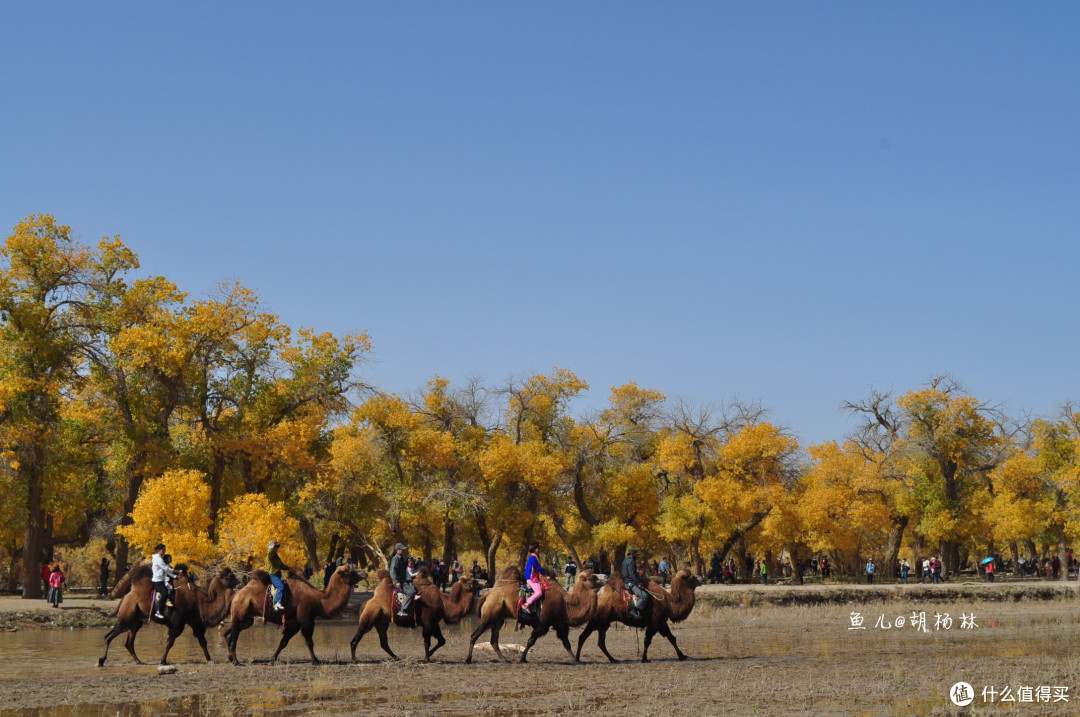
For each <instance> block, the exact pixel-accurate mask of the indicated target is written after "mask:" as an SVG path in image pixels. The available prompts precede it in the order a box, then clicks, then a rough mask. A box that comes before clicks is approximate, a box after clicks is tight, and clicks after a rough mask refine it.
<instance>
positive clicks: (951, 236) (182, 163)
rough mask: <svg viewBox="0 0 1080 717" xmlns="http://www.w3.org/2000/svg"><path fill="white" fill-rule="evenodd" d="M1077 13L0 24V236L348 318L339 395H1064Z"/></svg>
mask: <svg viewBox="0 0 1080 717" xmlns="http://www.w3.org/2000/svg"><path fill="white" fill-rule="evenodd" d="M1078 30H1080V4H1077V3H1064V2H1059V3H1053V2H1047V3H1038V4H1030V3H1003V2H997V3H989V2H955V3H936V2H935V3H917V2H916V3H866V2H855V3H841V2H830V3H802V2H799V3H795V2H772V3H750V2H747V3H737V4H736V3H640V2H633V3H613V2H596V3H424V2H419V3H358V2H321V3H271V2H258V3H255V2H250V3H240V2H229V3H202V4H199V3H182V4H176V3H125V4H119V3H110V4H107V5H106V4H102V3H71V2H50V3H5V4H4V5H3V7H2V8H0V103H2V104H0V224H2V227H3V229H4V230H5V234H4V236H6V235H7V233H9V232H8V230H9V228H10V227H12V226H13V225H14V224H15V223H16V222H18V221H19V220H20V219H21V218H22V217H23V216H25V215H27V214H30V213H37V212H48V213H52V214H54V215H56V217H57V218H58V219H59V220H60V221H62V222H64V223H66V224H69V225H71V226H72V227H73V228H74V229H75V231H76V232H77V233H78V235H79V236H80V237H81V238H82V239H83V240H84V241H87V242H93V241H96V240H97V239H98V238H99V237H100V236H102V235H106V234H107V235H112V234H119V235H120V236H121V238H123V239H124V240H125V242H127V243H128V244H129V245H130V246H131V247H132V248H134V249H135V250H136V251H137V252H138V253H139V255H140V257H141V259H142V262H143V268H144V270H145V271H146V272H149V273H161V274H165V275H166V276H168V277H170V278H171V279H173V280H174V281H176V282H177V283H179V284H180V285H181V286H182V287H183V288H185V289H187V290H189V291H191V292H192V293H193V294H195V295H200V294H204V293H206V292H208V291H210V290H211V289H212V288H213V286H214V285H215V283H216V282H218V281H219V280H222V279H224V278H235V279H239V280H241V281H243V282H244V283H245V284H247V285H249V286H251V287H254V288H256V289H258V290H259V291H260V292H261V294H262V296H263V297H264V300H265V302H266V304H267V306H268V307H269V308H270V309H271V310H273V311H274V312H276V313H278V314H280V315H281V317H282V319H283V320H285V321H286V322H288V323H290V324H292V325H300V324H303V325H307V326H313V327H315V328H317V329H320V330H331V331H334V332H348V331H358V330H365V329H366V330H369V331H370V332H371V334H372V337H373V339H374V343H375V349H376V350H375V359H376V360H375V362H373V363H372V364H370V365H369V366H367V367H366V368H365V369H364V374H365V376H366V378H368V379H369V380H370V381H372V382H374V383H375V384H377V385H379V386H380V387H382V388H384V389H387V390H391V391H398V392H402V391H407V390H411V389H414V388H419V387H421V386H422V385H423V384H424V383H425V382H426V381H427V380H428V379H430V378H431V377H432V376H433V375H435V374H441V375H444V376H446V377H448V378H450V379H452V380H454V381H461V380H464V379H465V378H467V377H469V376H473V375H479V376H483V377H485V378H487V379H488V380H489V381H492V382H496V383H497V382H500V381H502V380H503V379H505V378H506V377H508V376H509V375H511V374H515V375H521V374H525V373H529V372H534V371H547V370H550V369H551V367H553V366H560V367H567V368H570V369H572V370H574V371H575V372H576V373H577V374H578V375H579V376H581V377H582V378H584V379H585V380H587V381H588V382H589V383H590V384H591V386H592V390H591V392H590V395H589V397H588V398H587V399H586V400H585V401H584V402H582V403H581V405H580V408H585V407H588V406H594V405H600V404H602V403H603V402H604V401H605V400H606V398H607V394H608V388H609V387H610V386H613V385H618V384H622V383H625V382H628V381H636V382H637V383H638V384H639V385H642V386H647V387H652V388H657V389H660V390H662V391H664V392H665V393H666V394H668V395H669V396H671V397H678V396H681V397H685V398H689V399H693V400H696V401H699V402H719V401H722V400H729V399H731V398H733V397H739V398H742V399H746V400H757V401H761V402H762V403H763V404H765V405H766V406H768V407H770V408H771V409H773V411H774V413H773V417H774V420H776V421H778V422H781V423H784V424H785V425H787V426H789V427H790V428H792V429H793V430H794V431H795V432H796V433H798V434H799V435H800V437H801V438H802V439H803V440H804V442H807V441H814V442H816V441H821V440H826V439H830V438H840V437H841V436H843V434H844V433H846V432H847V431H849V430H850V428H851V422H850V420H849V419H848V418H846V417H845V416H844V415H843V414H841V413H840V411H839V410H838V406H839V404H840V402H841V401H842V400H845V399H858V398H860V397H862V396H864V395H865V394H866V393H867V391H868V389H869V388H870V387H871V386H872V385H876V386H878V387H879V388H883V389H888V388H890V387H893V388H895V389H896V390H897V391H900V392H903V391H906V390H908V389H910V388H913V387H915V386H916V385H918V384H920V383H922V382H923V381H925V380H926V379H927V378H929V377H930V376H932V375H936V374H940V373H945V372H951V373H953V374H955V375H956V376H957V377H958V378H960V379H962V380H963V381H964V382H965V384H966V385H967V387H968V388H969V389H970V390H971V391H972V392H973V393H975V395H977V396H979V397H980V398H982V399H985V400H989V401H995V402H1005V403H1006V405H1007V407H1008V409H1009V410H1010V411H1012V412H1016V413H1018V412H1020V411H1022V410H1030V411H1033V412H1035V413H1038V414H1051V413H1053V412H1054V411H1055V410H1056V409H1057V407H1058V406H1059V405H1060V404H1061V403H1062V402H1064V401H1065V400H1067V399H1074V400H1075V399H1078V398H1080V390H1078V383H1077V371H1076V359H1077V354H1078V350H1077V349H1078V331H1077V328H1078V327H1077V320H1076V319H1077V305H1078V298H1080V297H1078V293H1080V292H1078V290H1077V282H1076V275H1077V269H1078V259H1080V249H1078V243H1077V227H1078V226H1080V181H1078V176H1080V43H1078V42H1077V32H1078Z"/></svg>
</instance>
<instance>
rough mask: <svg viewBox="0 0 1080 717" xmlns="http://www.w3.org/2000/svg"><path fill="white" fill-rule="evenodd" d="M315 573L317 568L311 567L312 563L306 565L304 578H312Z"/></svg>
mask: <svg viewBox="0 0 1080 717" xmlns="http://www.w3.org/2000/svg"><path fill="white" fill-rule="evenodd" d="M314 574H315V569H314V568H312V567H311V563H308V564H306V565H305V566H304V579H305V580H311V576H312V575H314Z"/></svg>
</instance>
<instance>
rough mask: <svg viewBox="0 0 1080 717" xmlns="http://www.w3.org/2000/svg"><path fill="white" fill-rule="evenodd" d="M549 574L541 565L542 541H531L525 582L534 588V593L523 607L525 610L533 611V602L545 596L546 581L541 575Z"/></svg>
mask: <svg viewBox="0 0 1080 717" xmlns="http://www.w3.org/2000/svg"><path fill="white" fill-rule="evenodd" d="M547 574H548V573H547V571H546V570H544V569H543V568H542V567H540V543H531V544H530V545H529V559H528V560H527V561H526V562H525V583H526V584H527V585H528V586H529V587H530V588H532V594H531V595H529V597H528V598H527V599H526V600H525V604H524V605H523V606H522V608H521V609H522V610H524V611H525V612H528V613H531V612H532V605H533V603H534V602H536V601H537V600H539V599H540V598H542V597H543V596H544V583H543V582H542V581H541V580H540V576H542V575H547Z"/></svg>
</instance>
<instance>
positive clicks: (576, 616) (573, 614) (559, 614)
mask: <svg viewBox="0 0 1080 717" xmlns="http://www.w3.org/2000/svg"><path fill="white" fill-rule="evenodd" d="M602 585H603V583H602V582H601V581H600V578H598V577H596V576H595V575H594V574H593V573H592V572H591V571H589V570H582V571H581V572H580V573H578V576H577V578H576V579H575V580H574V592H573V593H568V592H566V590H565V589H564V588H563V586H562V585H560V584H559V581H558V580H555V579H551V580H549V581H548V589H547V590H546V591H545V592H544V604H543V606H542V607H541V608H540V619H539V620H538V621H535V622H533V623H531V624H532V625H533V631H532V634H531V635H529V642H528V643H527V644H526V645H525V651H524V652H522V653H521V661H522V662H525V658H526V657H527V656H528V654H529V649H530V648H532V646H533V643H535V642H536V641H537V640H539V639H540V638H541V637H543V636H544V635H546V634H547V632H548V630H550V629H552V628H554V629H555V634H556V635H557V636H558V638H559V640H561V641H562V644H563V647H565V648H566V654H568V655H570V659H571V660H573V661H574V662H578V658H577V656H576V655H575V654H574V651H573V649H571V647H570V628H572V627H581V626H582V625H585V624H587V623H588V622H589V621H590V620H592V618H593V616H594V615H595V614H596V605H597V597H596V593H597V591H598V590H599V589H600V588H601V586H602Z"/></svg>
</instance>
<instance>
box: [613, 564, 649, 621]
mask: <svg viewBox="0 0 1080 717" xmlns="http://www.w3.org/2000/svg"><path fill="white" fill-rule="evenodd" d="M637 554H638V551H637V548H627V549H626V557H625V558H623V561H622V568H621V569H620V572H621V573H622V579H623V585H625V586H626V589H627V590H629V591H630V593H631V594H632V595H633V596H634V597H635V598H636V599H635V600H634V601H633V603H631V605H630V611H629V612H630V617H632V618H639V617H641V615H642V612H641V611H642V610H644V609H645V607H646V606H647V605H648V604H649V600H650V598H651V596H650V595H649V591H648V590H646V589H645V586H644V584H643V583H642V582H641V576H640V575H638V566H637Z"/></svg>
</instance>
